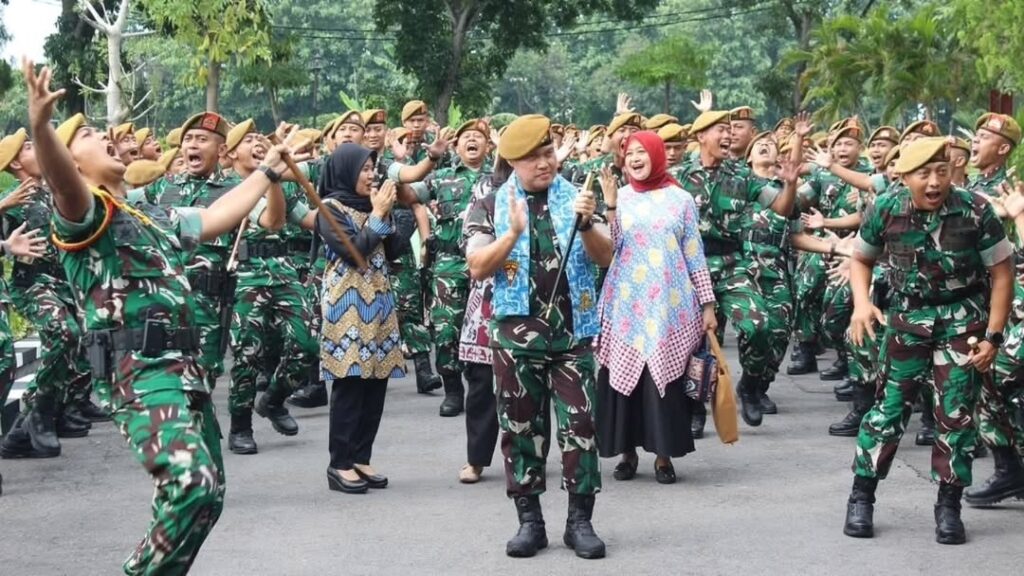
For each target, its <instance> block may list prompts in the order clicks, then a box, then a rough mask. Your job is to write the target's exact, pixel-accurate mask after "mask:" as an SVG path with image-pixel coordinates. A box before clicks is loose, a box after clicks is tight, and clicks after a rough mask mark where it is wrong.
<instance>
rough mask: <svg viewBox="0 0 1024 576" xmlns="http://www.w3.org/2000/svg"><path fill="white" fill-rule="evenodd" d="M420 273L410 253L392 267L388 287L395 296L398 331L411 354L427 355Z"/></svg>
mask: <svg viewBox="0 0 1024 576" xmlns="http://www.w3.org/2000/svg"><path fill="white" fill-rule="evenodd" d="M423 272H424V271H422V270H420V269H418V268H416V261H415V260H414V259H413V256H412V253H408V254H405V255H404V256H402V257H401V258H399V259H398V260H397V261H395V262H392V264H391V286H392V288H393V289H394V291H395V294H396V295H397V296H398V328H399V330H400V331H401V334H402V343H403V344H405V348H406V352H407V353H408V354H410V355H414V354H423V353H427V352H430V329H429V328H427V322H426V319H425V318H424V315H423V310H424V302H423V282H422V280H421V279H422V274H423Z"/></svg>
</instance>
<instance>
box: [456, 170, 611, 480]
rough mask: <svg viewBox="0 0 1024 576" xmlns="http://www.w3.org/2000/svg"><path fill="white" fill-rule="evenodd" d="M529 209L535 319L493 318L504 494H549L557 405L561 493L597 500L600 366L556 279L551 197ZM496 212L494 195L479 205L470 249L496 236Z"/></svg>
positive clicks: (471, 222) (472, 217) (470, 221)
mask: <svg viewBox="0 0 1024 576" xmlns="http://www.w3.org/2000/svg"><path fill="white" fill-rule="evenodd" d="M504 191H505V188H502V189H500V190H498V191H497V193H507V192H504ZM528 206H529V212H530V214H529V224H528V225H529V226H530V230H531V232H530V243H531V246H530V285H529V299H530V315H529V316H519V317H508V318H504V319H497V318H495V319H492V321H491V328H490V334H491V346H492V347H493V348H494V377H495V386H496V390H497V394H496V395H497V402H498V422H499V425H500V426H501V430H502V435H501V452H502V455H503V457H504V460H505V477H506V492H507V494H508V495H509V497H511V498H516V497H519V496H533V495H538V494H541V493H543V492H544V491H545V490H546V482H545V463H546V461H547V455H548V449H549V448H550V430H551V422H550V420H549V416H548V415H549V414H550V413H551V409H550V403H551V401H552V400H554V404H555V419H556V425H557V429H558V432H557V442H558V445H559V447H560V448H561V450H562V488H563V489H564V490H567V491H569V492H570V493H573V494H583V495H588V494H594V493H596V492H598V491H600V489H601V474H600V468H599V461H598V452H597V442H596V436H595V430H594V422H593V413H594V399H595V396H594V386H595V384H594V374H595V371H596V363H595V361H594V355H593V351H592V350H591V347H590V339H589V338H588V339H584V340H581V341H577V340H575V339H574V338H573V335H572V334H573V332H572V304H571V302H570V296H569V287H568V283H567V282H566V281H565V279H564V278H563V279H562V280H561V281H559V279H558V278H559V277H558V275H557V271H558V264H559V259H560V254H561V252H560V250H559V249H558V248H557V247H556V243H557V241H556V235H555V229H554V225H553V224H552V219H551V216H550V213H549V212H548V210H547V194H546V193H542V194H535V195H533V200H532V201H531V202H530V203H529V204H528ZM494 211H495V193H494V192H492V193H491V194H489V195H488V196H486V197H485V198H483V199H481V200H477V201H474V202H473V204H472V206H471V207H470V209H469V213H468V214H467V215H466V223H465V231H466V242H467V245H468V246H469V247H470V249H471V248H472V246H474V245H476V244H478V243H482V244H486V243H487V241H489V240H493V238H494V237H495V226H494ZM577 241H579V240H578V239H577ZM499 273H500V272H499ZM563 275H564V274H563ZM556 284H557V286H558V288H557V295H556V298H555V301H554V306H553V308H552V310H551V313H550V318H549V319H548V320H545V319H544V317H543V315H542V312H543V311H545V310H546V308H547V302H548V300H549V298H550V297H551V294H552V291H553V290H555V285H556Z"/></svg>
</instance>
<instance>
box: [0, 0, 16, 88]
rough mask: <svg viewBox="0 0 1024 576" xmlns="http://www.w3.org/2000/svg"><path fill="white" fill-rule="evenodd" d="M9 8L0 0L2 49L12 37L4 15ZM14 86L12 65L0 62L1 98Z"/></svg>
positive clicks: (3, 0)
mask: <svg viewBox="0 0 1024 576" xmlns="http://www.w3.org/2000/svg"><path fill="white" fill-rule="evenodd" d="M6 6H7V0H0V48H3V47H4V45H5V44H7V42H8V41H9V40H10V39H11V36H10V35H9V34H8V33H7V28H6V27H5V26H4V21H3V14H4V8H5V7H6ZM13 84H14V71H13V70H11V66H10V64H8V63H7V62H4V61H2V60H0V97H2V96H3V95H4V94H5V93H6V92H7V90H9V89H10V88H11V86H12V85H13Z"/></svg>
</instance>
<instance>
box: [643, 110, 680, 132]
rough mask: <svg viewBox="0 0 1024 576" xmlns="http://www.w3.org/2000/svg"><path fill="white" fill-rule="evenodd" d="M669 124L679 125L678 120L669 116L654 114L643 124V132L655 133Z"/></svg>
mask: <svg viewBox="0 0 1024 576" xmlns="http://www.w3.org/2000/svg"><path fill="white" fill-rule="evenodd" d="M669 124H679V118H676V117H675V116H672V115H669V114H655V115H654V116H651V117H650V118H648V119H647V121H646V122H644V130H654V131H655V132H657V131H658V130H661V129H662V128H664V127H665V126H668V125H669Z"/></svg>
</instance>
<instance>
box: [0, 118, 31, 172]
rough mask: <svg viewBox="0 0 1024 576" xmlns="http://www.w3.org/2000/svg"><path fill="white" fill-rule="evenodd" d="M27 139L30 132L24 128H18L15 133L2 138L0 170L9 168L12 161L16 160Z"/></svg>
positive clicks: (0, 143)
mask: <svg viewBox="0 0 1024 576" xmlns="http://www.w3.org/2000/svg"><path fill="white" fill-rule="evenodd" d="M27 140H28V132H26V131H25V129H24V128H18V130H17V131H16V132H15V133H14V134H8V135H7V136H4V138H3V140H0V172H3V171H4V170H7V167H8V166H10V165H11V162H14V160H15V158H17V157H18V154H20V153H21V147H22V146H24V145H25V142H26V141H27Z"/></svg>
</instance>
